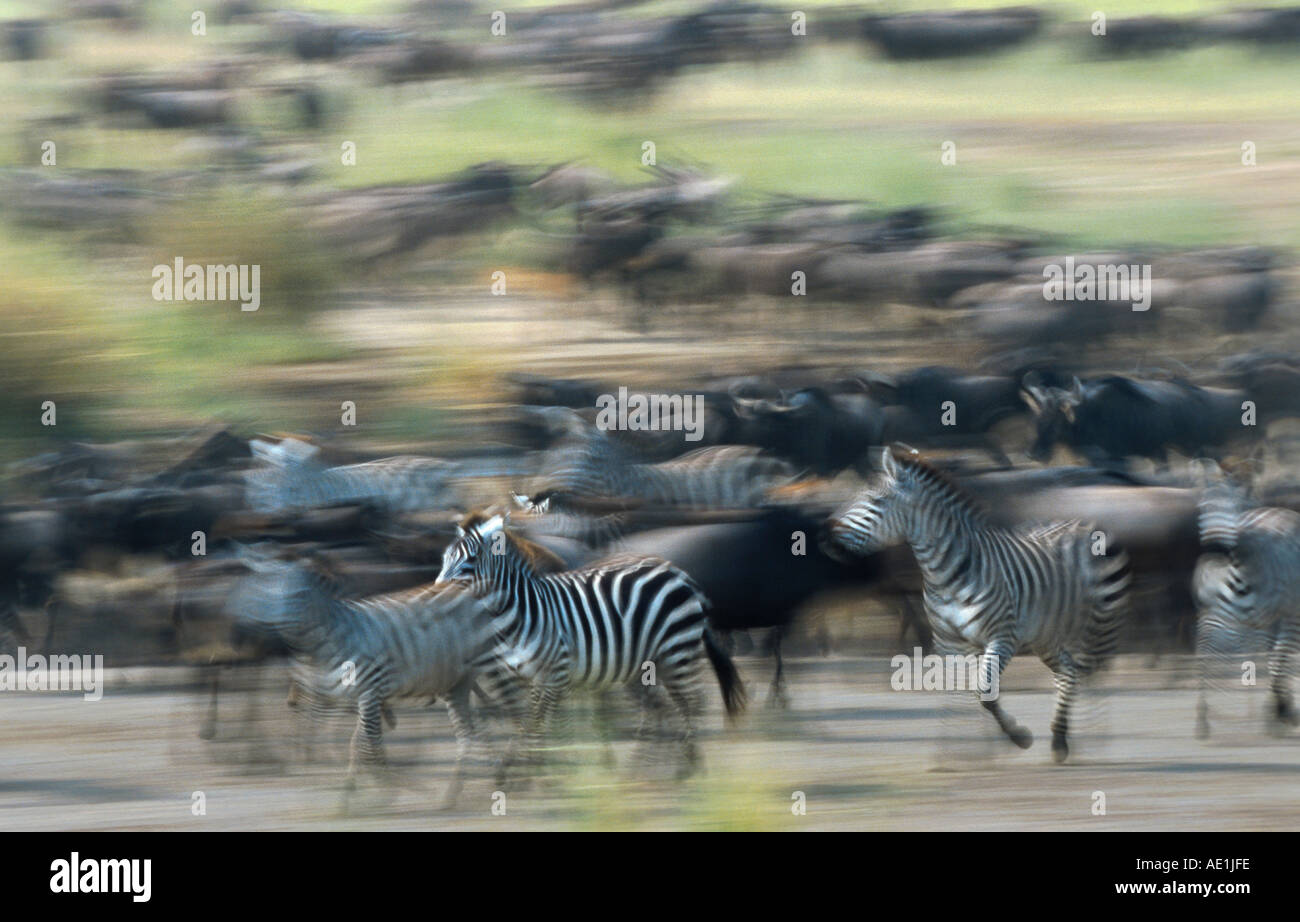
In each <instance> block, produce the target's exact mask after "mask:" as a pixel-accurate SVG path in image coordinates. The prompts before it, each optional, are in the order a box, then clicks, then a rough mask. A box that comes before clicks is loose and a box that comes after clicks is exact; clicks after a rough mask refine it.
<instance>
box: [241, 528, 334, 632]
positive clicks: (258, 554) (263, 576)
mask: <svg viewBox="0 0 1300 922" xmlns="http://www.w3.org/2000/svg"><path fill="white" fill-rule="evenodd" d="M239 556H240V560H241V561H242V562H243V564H244V565H245V566H246V567H247V568H248V570H249V575H248V576H246V577H245V578H244V579H243V580H242V581H241V582H240V583H239V585H238V586H237V587H236V588H235V590H234V591H233V592H232V593H231V595H230V597H229V598H228V600H227V602H226V607H227V610H228V611H229V612H230V614H231V615H232V616H233V617H234V618H236V619H237V620H238V621H240V622H242V623H245V624H248V625H249V626H251V627H255V628H261V629H265V630H270V631H275V630H279V629H282V628H286V627H291V626H294V625H296V624H298V623H299V622H300V621H301V620H302V619H303V618H304V616H305V615H306V614H308V613H309V612H312V611H315V610H316V608H317V603H318V602H319V600H320V593H321V587H322V580H321V579H320V578H319V577H318V576H317V575H316V574H315V573H314V572H313V571H312V570H311V568H310V567H308V566H306V565H304V564H302V563H299V562H297V561H293V560H283V559H280V558H277V557H273V556H271V555H269V554H266V553H264V552H262V551H260V550H258V549H256V548H241V549H240V555H239Z"/></svg>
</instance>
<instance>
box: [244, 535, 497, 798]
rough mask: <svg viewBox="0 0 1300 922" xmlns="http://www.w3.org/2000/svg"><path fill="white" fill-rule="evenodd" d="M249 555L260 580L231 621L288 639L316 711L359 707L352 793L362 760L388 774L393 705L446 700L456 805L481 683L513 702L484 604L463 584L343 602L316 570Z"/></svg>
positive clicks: (248, 586)
mask: <svg viewBox="0 0 1300 922" xmlns="http://www.w3.org/2000/svg"><path fill="white" fill-rule="evenodd" d="M244 556H245V560H246V563H247V564H248V566H249V567H250V568H251V569H252V571H253V575H252V576H251V577H250V578H249V579H248V580H246V581H245V582H244V584H243V585H242V586H241V588H240V589H238V590H237V591H236V592H235V593H234V595H233V596H232V601H231V606H230V607H231V611H232V614H234V615H235V617H236V618H238V619H240V620H241V621H242V622H245V623H249V624H251V625H253V626H255V627H256V628H259V629H261V630H265V631H268V632H272V633H274V634H275V635H277V636H279V637H280V638H282V639H283V640H284V642H285V643H286V644H287V645H288V646H289V648H290V650H291V651H292V656H293V659H294V667H295V668H294V672H295V687H296V688H298V689H299V690H300V692H306V693H307V696H308V698H309V699H310V700H312V702H313V707H314V708H319V707H322V706H323V703H322V702H320V701H319V700H318V699H322V698H324V699H332V700H334V701H339V702H345V703H349V704H350V705H351V706H353V707H355V709H356V712H357V725H356V730H355V732H354V733H353V736H352V743H351V750H350V759H349V765H348V773H347V782H346V788H347V789H348V790H352V789H354V788H355V787H356V781H357V776H358V768H359V766H360V764H361V763H366V764H367V765H370V766H374V767H375V768H376V769H378V771H379V772H380V773H386V766H387V762H386V758H385V755H384V749H383V738H382V723H383V722H384V721H385V720H387V722H389V723H390V724H392V723H393V720H392V716H391V711H389V710H388V706H389V702H390V701H392V700H393V699H397V698H406V697H415V698H424V699H432V698H444V699H445V700H446V705H447V714H448V716H449V718H450V719H451V724H452V729H453V731H454V733H455V735H456V739H457V744H458V752H457V759H456V772H455V776H454V778H453V781H452V784H451V787H450V789H449V791H448V793H447V798H446V801H447V803H448V804H450V803H452V802H454V801H455V799H456V797H457V796H458V794H459V792H460V789H461V786H462V783H463V780H464V769H465V759H466V756H467V754H468V752H469V749H470V747H471V744H472V743H473V742H474V740H475V737H476V729H475V726H474V720H473V715H472V713H471V711H470V707H469V698H470V692H471V691H472V690H473V689H474V683H475V680H476V678H478V677H480V675H482V676H485V677H486V678H487V679H489V680H491V681H488V682H487V684H488V685H489V687H490V688H491V689H492V690H493V691H495V692H498V693H501V694H502V696H503V697H504V698H505V699H506V701H507V704H511V703H512V702H511V685H512V684H513V683H512V680H511V679H510V678H509V676H508V675H507V674H506V673H505V671H504V670H495V671H494V670H493V669H492V668H491V667H492V664H491V659H490V657H486V656H485V654H486V653H490V651H491V650H492V648H493V645H494V640H493V630H492V619H491V617H490V616H489V615H488V613H487V612H486V610H485V609H484V608H483V606H482V605H480V604H479V603H478V601H477V600H476V599H474V598H473V597H472V596H471V595H470V594H469V593H467V592H464V591H461V590H460V589H459V588H458V587H454V586H447V585H441V584H433V583H430V584H427V585H424V586H419V587H416V588H413V589H408V590H404V591H401V592H395V593H388V594H384V595H376V596H371V597H369V598H364V599H356V600H353V599H342V598H339V597H338V593H337V590H336V587H335V585H334V584H333V583H332V582H331V581H330V580H329V579H328V578H327V577H326V576H325V575H323V574H322V573H321V572H319V570H318V569H316V568H314V567H313V566H309V565H305V564H304V563H302V562H299V561H289V560H277V559H273V558H268V557H264V556H261V555H258V554H256V553H255V552H248V551H246V552H245V555H244ZM291 703H292V696H291Z"/></svg>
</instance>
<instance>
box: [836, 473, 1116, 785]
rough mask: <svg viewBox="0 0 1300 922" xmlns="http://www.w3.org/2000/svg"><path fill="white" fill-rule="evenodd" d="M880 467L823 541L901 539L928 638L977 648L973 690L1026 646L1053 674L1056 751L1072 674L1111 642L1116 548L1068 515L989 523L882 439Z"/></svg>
mask: <svg viewBox="0 0 1300 922" xmlns="http://www.w3.org/2000/svg"><path fill="white" fill-rule="evenodd" d="M882 467H883V470H884V474H883V477H882V479H881V480H880V481H879V482H878V483H876V484H875V485H874V486H873V487H872V488H870V489H868V490H867V491H866V492H864V493H863V494H862V495H861V496H860V497H858V499H856V500H855V501H854V502H853V503H852V504H851V505H850V506H849V507H848V509H846V510H845V511H844V512H843V513H841V514H839V515H838V516H835V517H833V518H832V520H831V523H830V531H829V540H830V545H831V549H832V550H840V551H845V552H848V553H850V554H855V555H861V556H865V555H867V554H870V553H873V552H875V551H878V550H881V549H882V548H885V547H888V546H891V545H895V544H900V543H904V542H906V543H907V544H909V545H911V548H912V551H913V553H914V554H915V556H916V562H917V564H918V566H919V567H920V570H921V574H922V579H923V584H924V590H923V599H924V603H925V611H926V616H927V618H928V620H929V622H930V627H931V629H932V630H933V631H934V637H935V642H936V644H938V645H939V646H940V647H941V648H943V649H945V650H952V651H965V652H978V653H983V654H985V655H984V656H983V657H982V658H981V661H980V670H981V674H980V687H981V688H982V689H994V688H996V686H995V685H994V684H993V683H994V681H995V679H996V677H997V675H1000V673H1001V671H1002V670H1004V669H1005V668H1006V667H1007V664H1008V663H1010V662H1011V658H1012V657H1013V656H1015V655H1016V653H1018V652H1020V651H1022V650H1026V651H1030V652H1033V653H1036V654H1037V655H1038V656H1039V657H1040V658H1041V659H1042V661H1043V662H1044V663H1045V664H1046V665H1047V667H1048V668H1049V669H1051V670H1052V672H1053V674H1054V678H1055V683H1056V709H1055V713H1054V714H1053V717H1052V756H1053V758H1055V760H1056V761H1057V762H1063V761H1065V759H1066V758H1067V757H1068V755H1069V751H1070V749H1069V742H1068V732H1069V720H1070V707H1071V704H1072V702H1073V699H1074V694H1075V690H1076V687H1077V684H1078V681H1079V679H1080V678H1082V677H1084V676H1086V675H1088V674H1090V673H1091V672H1093V671H1094V670H1095V669H1096V668H1097V667H1098V666H1099V665H1100V664H1101V663H1102V662H1103V661H1104V659H1105V658H1106V657H1107V656H1108V655H1109V654H1110V653H1111V652H1112V651H1113V649H1114V644H1115V639H1116V635H1117V633H1118V630H1119V627H1120V622H1121V617H1122V614H1123V611H1124V608H1125V603H1126V598H1127V595H1126V589H1127V584H1128V558H1127V555H1126V554H1125V553H1124V552H1122V551H1117V550H1115V549H1114V548H1111V549H1110V552H1109V553H1108V554H1094V553H1093V549H1094V544H1093V540H1092V538H1091V532H1092V529H1091V528H1090V527H1088V526H1086V525H1084V524H1083V523H1080V522H1057V523H1053V524H1049V525H1042V526H1034V527H1017V528H1005V527H1002V526H999V525H997V524H995V523H994V522H992V521H991V520H990V519H989V518H988V516H987V515H986V514H985V512H984V511H983V510H982V509H980V508H979V507H978V506H977V505H976V504H975V503H974V502H973V501H972V500H971V499H970V498H969V497H968V496H966V494H964V493H963V492H962V491H961V490H960V489H959V488H958V487H957V486H956V485H954V484H953V483H952V482H951V481H950V480H948V479H947V478H946V477H945V476H944V475H943V474H941V473H940V472H938V471H937V470H935V469H934V468H933V467H931V466H930V465H928V464H926V463H925V462H923V461H921V460H919V459H917V458H913V457H909V456H900V455H896V454H895V453H894V452H893V451H892V450H890V449H886V450H885V453H884V457H883V463H882ZM995 669H996V670H997V673H996V674H995V673H993V670H995ZM981 703H982V704H983V705H984V708H985V709H986V710H988V711H989V712H990V713H991V714H992V715H993V716H994V717H995V718H996V719H997V722H998V725H999V726H1000V727H1001V728H1002V730H1003V732H1004V733H1006V734H1007V736H1008V737H1010V738H1011V740H1012V742H1014V743H1015V744H1016V745H1017V746H1019V747H1020V748H1022V749H1028V748H1029V747H1030V746H1031V745H1032V744H1033V735H1032V734H1031V733H1030V732H1029V730H1028V729H1026V728H1025V727H1023V726H1021V725H1019V724H1017V723H1016V722H1015V721H1014V720H1013V719H1012V718H1011V717H1010V716H1009V715H1007V713H1006V712H1005V711H1003V710H1002V706H1001V704H1000V702H999V700H998V698H997V697H996V696H995V697H992V698H990V699H987V700H982V701H981Z"/></svg>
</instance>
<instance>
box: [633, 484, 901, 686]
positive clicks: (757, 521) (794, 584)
mask: <svg viewBox="0 0 1300 922" xmlns="http://www.w3.org/2000/svg"><path fill="white" fill-rule="evenodd" d="M819 527H820V523H819V521H818V520H817V519H816V518H813V517H811V516H808V515H806V514H803V513H801V512H799V511H798V510H795V509H789V508H774V509H768V510H764V511H763V512H761V513H757V514H754V515H753V516H752V517H749V518H745V519H743V520H740V521H735V522H725V523H719V524H713V525H691V526H685V527H679V528H663V529H653V530H651V531H645V532H641V533H640V534H637V535H633V536H632V537H630V538H627V539H624V540H623V541H622V542H620V543H619V544H618V545H617V548H618V551H619V552H620V553H622V552H624V551H626V552H628V553H633V554H647V555H653V556H658V557H662V558H664V559H665V560H668V561H669V562H671V563H672V564H674V565H675V566H677V567H678V568H680V569H681V570H683V571H684V572H685V573H686V574H687V575H689V576H690V577H691V578H692V579H693V580H695V582H696V583H698V584H699V586H700V588H701V589H702V590H703V591H704V594H705V595H706V596H707V597H708V599H709V601H710V602H711V603H712V605H711V607H710V609H709V612H708V617H709V622H710V624H712V625H713V626H714V627H715V628H717V629H718V630H725V631H735V630H749V629H753V628H774V629H775V633H774V635H773V636H772V640H771V649H772V653H773V655H774V656H775V657H776V674H775V676H774V677H773V679H772V689H771V697H770V698H769V703H770V704H773V705H776V704H783V703H784V700H785V688H784V668H783V663H782V659H781V640H782V638H783V636H784V635H785V633H786V632H787V631H789V629H790V625H791V624H792V622H793V620H794V618H795V616H796V615H797V614H798V613H799V611H800V609H801V608H802V606H803V605H804V603H806V602H807V601H808V600H809V599H810V598H812V597H813V596H814V595H816V594H817V593H819V592H824V591H826V590H829V589H834V588H836V587H841V586H845V585H850V584H853V583H854V582H862V583H869V582H870V581H871V580H872V579H873V578H878V577H880V576H881V575H882V574H881V560H880V559H879V558H874V559H869V560H867V561H865V562H863V563H862V564H860V565H858V566H856V567H851V566H849V565H846V564H843V563H841V562H839V561H837V560H834V559H832V558H830V557H828V556H827V555H826V554H825V553H824V552H823V551H822V550H821V548H820V546H819V545H818V543H817V533H818V529H819Z"/></svg>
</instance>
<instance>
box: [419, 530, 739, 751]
mask: <svg viewBox="0 0 1300 922" xmlns="http://www.w3.org/2000/svg"><path fill="white" fill-rule="evenodd" d="M507 526H508V517H507V516H505V515H492V516H488V515H485V514H483V513H475V514H472V515H470V516H469V517H467V518H466V519H465V520H464V521H462V522H461V524H460V525H459V526H458V528H457V537H456V539H455V540H454V541H453V542H452V544H451V545H450V546H449V547H448V548H447V550H446V552H445V553H444V555H443V564H442V572H441V573H440V574H439V576H438V581H439V583H444V582H456V581H463V582H466V583H468V584H469V586H470V587H471V591H472V592H473V593H474V595H475V596H477V597H478V598H481V599H482V600H483V601H484V602H485V604H486V605H487V607H488V608H489V609H490V610H491V611H492V612H493V613H494V615H496V622H495V625H496V631H497V639H498V642H499V646H498V648H497V650H496V651H495V653H494V654H493V655H494V656H497V657H499V658H500V659H501V661H502V662H503V663H504V664H505V665H506V667H507V668H509V669H511V670H512V671H514V672H515V673H517V674H518V675H519V676H520V677H522V678H523V679H524V680H525V681H527V682H528V683H530V684H531V685H532V689H533V696H532V697H533V708H532V713H531V714H530V715H529V718H528V721H527V725H526V728H525V735H526V736H527V737H528V741H529V743H530V744H536V742H537V741H538V740H539V739H540V737H541V736H542V734H543V733H544V731H545V729H546V726H547V723H548V721H549V719H550V716H551V713H552V712H553V711H554V709H555V708H556V706H557V705H558V704H559V703H560V701H561V700H563V698H564V697H565V695H567V694H568V693H569V691H570V690H572V689H574V688H578V687H584V688H590V689H593V690H596V691H598V692H599V691H600V690H603V689H608V688H612V687H614V686H619V685H623V686H632V687H635V683H636V682H638V681H639V680H640V677H641V676H642V675H643V671H644V669H645V667H646V666H647V665H648V664H653V667H654V677H655V678H654V684H656V685H658V686H661V687H662V688H663V689H664V690H665V691H666V692H667V695H668V697H669V698H670V699H671V701H672V702H673V705H674V706H675V708H676V710H677V712H678V715H679V716H680V718H681V723H682V726H683V730H682V749H683V757H684V761H683V765H682V769H681V772H680V774H681V775H683V776H684V775H687V774H690V773H691V772H692V771H693V770H694V769H695V767H696V764H697V753H696V749H695V739H694V736H695V722H696V719H697V717H698V715H699V713H700V710H701V704H702V702H701V700H700V691H699V669H700V664H701V661H702V659H704V657H705V656H707V658H708V660H709V662H710V664H711V665H712V667H713V670H714V672H715V674H716V675H717V678H718V682H719V684H720V685H721V688H722V698H723V704H724V706H725V707H726V710H727V713H728V714H729V715H735V714H737V713H738V712H739V711H740V710H741V708H742V707H743V706H744V698H745V692H744V686H743V685H742V683H741V681H740V676H739V674H738V673H737V672H736V668H735V665H734V664H733V663H732V662H731V659H730V657H729V656H727V654H726V653H725V652H723V651H722V649H721V648H720V647H719V646H718V644H717V642H716V640H715V638H714V637H713V635H712V633H711V632H710V631H709V629H708V625H707V620H706V611H707V608H708V604H709V603H708V600H707V599H706V598H705V597H704V595H703V594H702V593H701V592H700V590H699V588H698V587H697V586H696V585H695V583H694V582H692V581H691V579H690V578H689V577H688V576H687V575H686V574H685V573H683V572H682V571H680V570H678V569H677V568H676V567H673V566H672V565H671V564H669V563H668V562H667V561H665V560H661V559H659V558H657V557H621V558H611V559H608V560H605V561H601V562H597V563H594V564H592V565H590V566H587V567H584V568H581V569H577V570H568V571H563V570H561V569H560V566H561V565H560V564H559V561H558V560H557V559H555V558H554V556H553V555H551V554H549V552H547V551H545V550H544V549H542V548H540V547H539V546H537V545H534V544H532V543H531V542H528V541H526V540H524V539H523V538H520V537H519V536H518V535H515V534H512V533H511V532H510V531H509V530H508V527H507ZM514 748H515V747H514V746H513V745H512V754H513V750H514ZM510 761H511V758H510V757H507V759H506V763H505V764H504V765H503V767H502V770H503V772H504V770H505V769H506V768H508V766H509V763H510Z"/></svg>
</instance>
